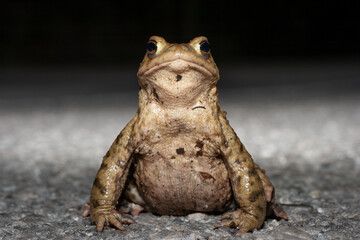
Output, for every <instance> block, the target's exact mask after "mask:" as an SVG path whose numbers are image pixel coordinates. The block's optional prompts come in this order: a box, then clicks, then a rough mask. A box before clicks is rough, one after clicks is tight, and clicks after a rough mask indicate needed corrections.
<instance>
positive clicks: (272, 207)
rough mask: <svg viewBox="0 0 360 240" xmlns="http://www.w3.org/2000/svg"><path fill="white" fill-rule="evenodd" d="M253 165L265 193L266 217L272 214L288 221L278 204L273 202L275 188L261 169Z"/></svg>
mask: <svg viewBox="0 0 360 240" xmlns="http://www.w3.org/2000/svg"><path fill="white" fill-rule="evenodd" d="M254 164H255V169H256V172H257V174H258V175H259V177H260V179H261V182H262V184H263V187H264V191H265V197H266V201H267V210H266V215H267V216H270V215H272V214H274V215H275V216H276V217H278V218H282V219H285V220H288V219H289V217H288V215H287V214H286V212H285V211H284V209H283V208H282V206H281V205H280V204H277V203H276V201H275V188H274V186H273V185H272V183H271V182H270V179H269V178H268V176H266V174H265V171H264V170H263V169H261V168H260V167H259V165H257V164H256V163H254Z"/></svg>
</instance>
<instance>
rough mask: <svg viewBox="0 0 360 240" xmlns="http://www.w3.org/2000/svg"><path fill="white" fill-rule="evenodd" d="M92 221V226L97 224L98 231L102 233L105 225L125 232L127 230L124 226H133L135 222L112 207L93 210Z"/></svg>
mask: <svg viewBox="0 0 360 240" xmlns="http://www.w3.org/2000/svg"><path fill="white" fill-rule="evenodd" d="M90 219H91V223H92V224H96V230H97V231H98V232H101V231H102V230H103V228H104V226H105V225H108V226H110V225H112V226H114V227H115V228H117V229H119V230H121V231H125V230H126V228H125V227H124V226H123V225H122V224H127V225H129V224H133V223H135V221H134V220H132V219H130V218H124V217H123V216H122V215H121V214H120V213H119V212H118V211H116V209H115V207H112V206H99V207H97V208H93V209H91V213H90Z"/></svg>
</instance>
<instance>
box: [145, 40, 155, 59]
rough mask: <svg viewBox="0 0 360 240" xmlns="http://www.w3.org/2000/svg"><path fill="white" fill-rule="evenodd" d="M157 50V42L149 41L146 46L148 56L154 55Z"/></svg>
mask: <svg viewBox="0 0 360 240" xmlns="http://www.w3.org/2000/svg"><path fill="white" fill-rule="evenodd" d="M156 50H157V42H156V41H155V40H152V39H150V40H149V42H148V43H147V45H146V51H147V52H148V54H150V55H152V54H154V53H156Z"/></svg>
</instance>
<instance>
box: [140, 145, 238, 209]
mask: <svg viewBox="0 0 360 240" xmlns="http://www.w3.org/2000/svg"><path fill="white" fill-rule="evenodd" d="M176 152H177V154H176V155H168V156H166V155H165V154H166V153H162V152H157V154H153V155H141V156H140V157H139V158H138V159H137V161H136V168H135V174H134V176H135V180H136V185H137V188H138V191H139V193H140V195H141V196H142V198H143V200H144V201H145V203H146V204H147V207H148V208H149V209H150V210H151V211H152V212H154V213H157V214H160V215H184V214H188V213H191V212H223V211H224V210H225V209H226V208H227V207H228V205H229V204H230V202H231V198H232V191H231V186H230V182H229V176H228V172H227V170H226V167H225V165H224V163H223V161H222V159H219V158H215V157H212V158H209V157H207V156H204V155H202V156H199V154H196V152H193V153H191V152H190V153H189V152H185V150H184V149H183V148H177V149H176ZM197 155H198V156H197ZM164 156H165V157H164Z"/></svg>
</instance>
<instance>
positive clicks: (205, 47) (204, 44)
mask: <svg viewBox="0 0 360 240" xmlns="http://www.w3.org/2000/svg"><path fill="white" fill-rule="evenodd" d="M210 49H211V47H210V43H209V42H208V41H206V40H203V41H201V42H200V51H201V53H202V54H209V53H210Z"/></svg>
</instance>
